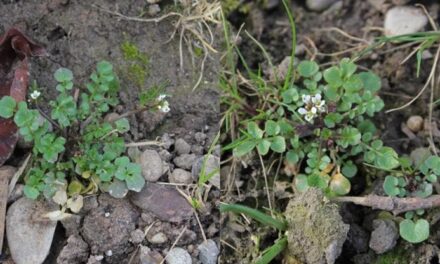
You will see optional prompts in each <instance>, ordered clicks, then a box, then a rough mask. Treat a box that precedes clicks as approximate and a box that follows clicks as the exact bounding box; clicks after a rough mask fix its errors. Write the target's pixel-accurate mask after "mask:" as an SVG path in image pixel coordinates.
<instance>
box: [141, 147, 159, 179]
mask: <svg viewBox="0 0 440 264" xmlns="http://www.w3.org/2000/svg"><path fill="white" fill-rule="evenodd" d="M141 166H142V175H143V176H144V178H145V180H147V181H150V182H156V181H157V180H159V178H160V177H161V176H162V175H163V166H162V159H161V158H160V155H159V153H157V151H155V150H151V149H147V150H145V151H144V152H143V153H142V155H141Z"/></svg>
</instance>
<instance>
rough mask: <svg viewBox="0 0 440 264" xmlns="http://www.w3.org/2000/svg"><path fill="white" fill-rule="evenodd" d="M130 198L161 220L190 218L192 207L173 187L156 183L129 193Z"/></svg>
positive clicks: (172, 220) (177, 221) (170, 220)
mask: <svg viewBox="0 0 440 264" xmlns="http://www.w3.org/2000/svg"><path fill="white" fill-rule="evenodd" d="M130 200H131V202H132V203H133V204H135V205H136V206H137V207H139V208H141V209H142V210H144V211H146V212H149V213H151V214H153V215H155V216H156V217H158V218H159V219H160V220H162V221H167V222H176V223H179V222H181V221H182V220H185V219H189V218H191V216H192V214H193V208H192V207H191V205H190V204H189V203H188V201H187V200H186V199H185V198H184V197H183V196H182V195H181V194H180V193H179V192H178V191H176V189H175V188H174V187H170V186H165V185H160V184H156V183H150V184H147V186H146V187H145V188H144V189H142V191H140V192H138V193H131V195H130Z"/></svg>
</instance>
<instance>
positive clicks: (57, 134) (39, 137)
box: [0, 61, 169, 218]
mask: <svg viewBox="0 0 440 264" xmlns="http://www.w3.org/2000/svg"><path fill="white" fill-rule="evenodd" d="M54 77H55V79H56V81H57V82H58V84H57V86H56V90H57V91H58V92H59V95H58V97H57V98H56V99H55V100H53V101H50V102H49V105H50V106H51V107H52V111H51V114H50V118H49V119H46V118H43V116H42V115H41V114H40V112H39V111H38V110H34V109H29V108H28V104H27V103H26V102H19V103H17V102H15V100H14V99H13V98H12V97H10V96H5V97H3V98H2V99H1V100H0V109H1V110H0V116H1V117H3V118H13V120H14V122H15V124H16V125H17V126H18V128H19V133H20V134H21V135H22V136H23V138H24V140H26V141H31V142H33V148H32V152H33V154H34V155H33V160H32V165H31V166H30V167H31V169H30V170H28V171H27V173H26V174H25V178H24V180H25V187H24V193H25V195H26V196H27V197H29V198H31V199H37V198H38V197H39V196H40V195H41V194H42V195H44V197H46V198H47V199H52V200H53V201H55V202H56V203H58V204H60V205H61V206H62V210H60V212H63V213H64V211H65V210H66V209H70V210H71V211H72V212H74V213H76V212H78V211H79V210H80V209H81V207H82V197H83V195H84V194H91V193H96V192H97V191H98V190H101V191H105V192H108V193H109V194H110V195H112V196H114V197H123V196H125V195H126V194H127V192H128V191H129V190H132V191H136V192H139V191H140V190H141V189H142V187H143V186H144V184H145V179H144V177H143V176H142V174H141V167H140V165H139V164H136V163H133V162H131V161H130V159H129V157H127V156H125V153H126V147H125V143H124V139H123V137H122V134H124V133H126V132H127V131H129V130H130V125H129V122H128V120H127V119H126V118H125V117H123V116H120V117H119V118H116V119H114V120H106V119H104V115H105V114H106V113H107V112H108V111H109V110H110V109H111V107H114V106H116V105H117V104H118V103H119V100H118V91H119V81H118V78H117V76H116V75H115V74H114V72H113V67H112V65H111V64H110V63H109V62H106V61H101V62H99V63H98V64H97V69H96V72H93V73H92V74H91V76H90V82H89V83H87V84H86V85H85V87H86V89H75V90H76V91H78V93H73V90H74V89H73V88H74V86H75V85H74V83H73V74H72V72H71V71H70V70H69V69H66V68H60V69H58V70H57V71H56V72H55V74H54ZM32 90H33V91H32V93H31V99H32V100H30V102H32V103H35V104H38V96H39V95H40V93H39V92H38V89H37V86H36V84H34V85H33V86H32ZM73 94H76V95H77V97H75V96H74V95H73ZM165 97H166V96H165V95H159V96H158V97H157V98H154V99H152V98H150V102H149V103H147V102H145V104H146V105H148V106H149V109H150V110H151V109H159V110H161V111H163V112H167V111H168V110H169V107H168V102H167V101H166V100H165ZM144 110H145V109H144ZM62 215H63V214H55V216H53V215H52V217H54V218H57V217H62Z"/></svg>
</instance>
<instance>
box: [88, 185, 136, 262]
mask: <svg viewBox="0 0 440 264" xmlns="http://www.w3.org/2000/svg"><path fill="white" fill-rule="evenodd" d="M98 201H99V206H98V208H96V209H94V210H91V211H90V212H89V213H88V214H87V215H86V216H85V217H84V221H83V226H82V229H81V234H82V236H83V238H84V240H85V241H86V242H87V243H88V244H89V245H90V247H91V253H92V255H103V254H104V253H105V252H108V251H109V250H111V252H112V256H111V257H106V262H107V263H115V264H116V263H122V261H123V260H125V258H126V252H125V250H126V249H127V248H128V247H129V245H130V244H129V239H130V234H131V232H132V231H133V230H135V228H136V223H137V221H138V218H139V213H138V211H137V210H136V208H134V207H133V205H131V204H130V202H129V201H128V200H126V199H116V198H113V197H111V196H110V195H108V194H102V195H100V196H99V198H98Z"/></svg>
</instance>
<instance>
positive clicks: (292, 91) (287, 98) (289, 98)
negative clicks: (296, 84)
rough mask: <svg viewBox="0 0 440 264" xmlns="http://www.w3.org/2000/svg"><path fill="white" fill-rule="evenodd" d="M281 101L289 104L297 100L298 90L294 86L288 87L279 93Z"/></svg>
mask: <svg viewBox="0 0 440 264" xmlns="http://www.w3.org/2000/svg"><path fill="white" fill-rule="evenodd" d="M281 97H282V98H283V103H285V104H290V103H292V102H296V101H298V100H299V94H298V90H297V89H296V88H293V87H291V88H289V89H287V90H286V91H284V92H283V93H282V94H281Z"/></svg>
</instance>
